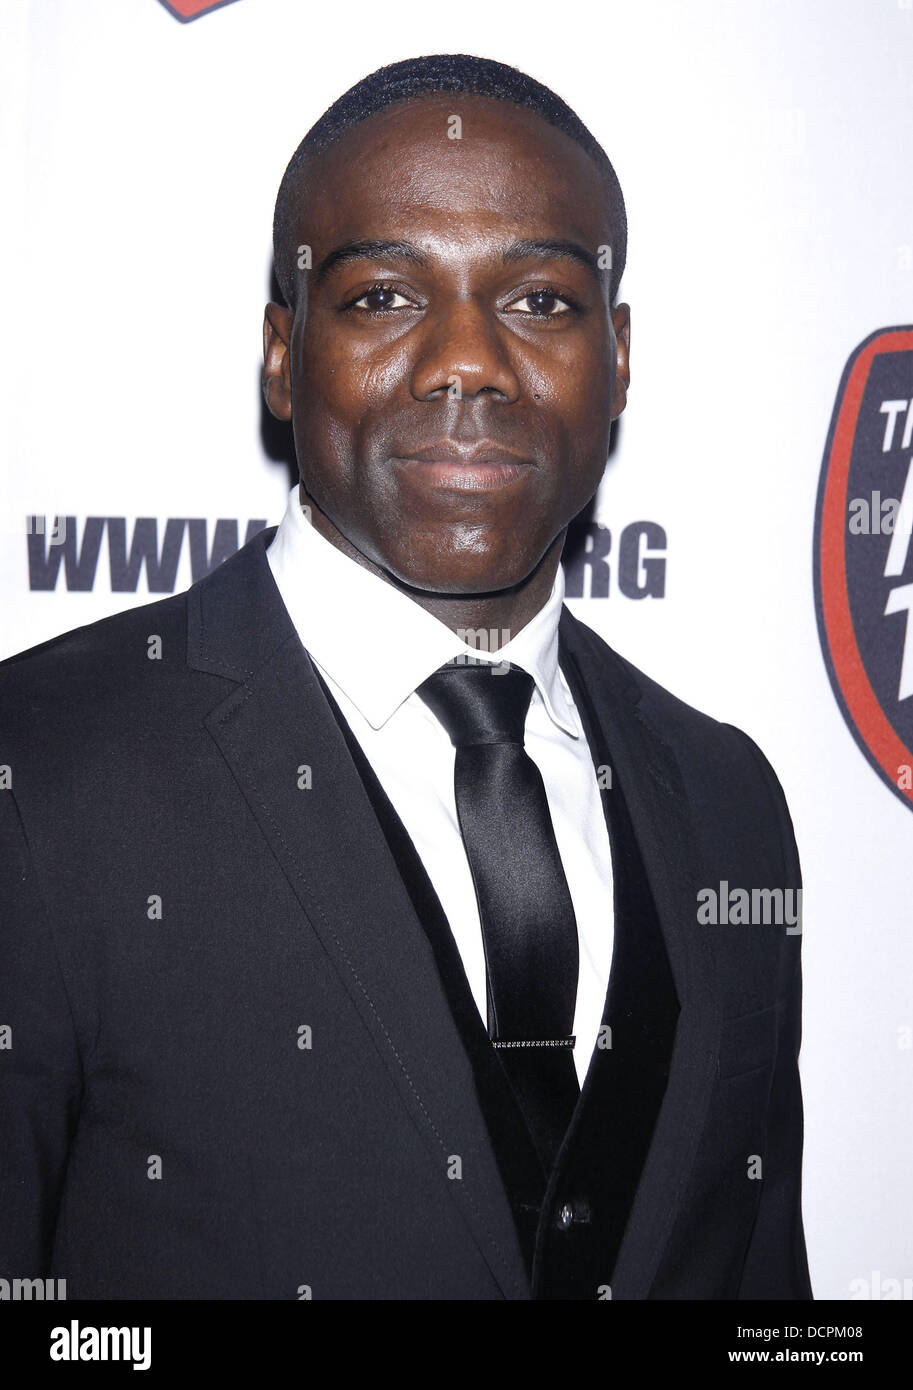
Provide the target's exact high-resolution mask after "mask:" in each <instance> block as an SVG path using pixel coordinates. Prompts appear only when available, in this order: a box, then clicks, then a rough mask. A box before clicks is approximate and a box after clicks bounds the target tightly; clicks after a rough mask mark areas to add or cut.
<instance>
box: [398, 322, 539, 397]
mask: <svg viewBox="0 0 913 1390" xmlns="http://www.w3.org/2000/svg"><path fill="white" fill-rule="evenodd" d="M422 330H423V331H421V333H420V335H419V336H418V338H417V342H418V344H419V348H418V354H417V356H416V360H415V363H414V366H413V369H412V394H413V396H414V397H415V399H416V400H420V401H424V400H430V399H433V398H434V397H435V396H439V395H448V394H449V395H452V396H456V397H458V398H459V397H463V398H465V397H467V396H477V395H481V393H482V392H483V391H490V392H493V393H494V394H496V395H497V396H499V397H501V398H502V399H504V400H505V401H507V402H510V401H515V400H516V399H517V397H518V396H519V394H520V382H519V380H518V378H517V375H516V372H515V370H514V368H513V365H512V364H511V361H510V358H509V355H508V353H507V350H506V348H505V344H504V342H503V339H502V333H501V330H500V329H499V326H498V324H497V321H496V320H495V319H494V317H493V316H492V315H491V313H490V312H489V311H488V310H486V308H485V306H484V305H482V304H480V303H479V302H478V300H476V299H474V298H472V297H467V298H464V299H459V300H456V299H454V300H451V301H449V302H448V303H447V304H446V305H442V306H441V307H440V308H439V309H437V310H436V311H433V312H432V313H429V315H428V317H427V318H426V320H425V323H424V324H423V325H422Z"/></svg>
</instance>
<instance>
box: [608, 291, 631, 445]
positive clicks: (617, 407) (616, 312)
mask: <svg viewBox="0 0 913 1390" xmlns="http://www.w3.org/2000/svg"><path fill="white" fill-rule="evenodd" d="M612 326H613V328H614V329H615V338H616V340H617V343H618V357H617V363H616V367H615V396H614V398H613V400H612V419H613V420H617V419H618V417H619V415H620V414H621V412H622V411H623V410H624V408H625V406H626V405H627V403H628V387H629V386H630V385H631V310H630V308H629V306H628V305H627V304H616V306H615V308H614V309H613V310H612Z"/></svg>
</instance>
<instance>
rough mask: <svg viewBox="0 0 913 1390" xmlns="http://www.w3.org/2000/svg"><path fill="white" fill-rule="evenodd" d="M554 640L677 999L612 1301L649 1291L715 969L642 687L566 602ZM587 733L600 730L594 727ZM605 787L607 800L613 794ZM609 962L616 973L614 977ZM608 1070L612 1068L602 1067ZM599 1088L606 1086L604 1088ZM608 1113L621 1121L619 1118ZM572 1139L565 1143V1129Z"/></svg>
mask: <svg viewBox="0 0 913 1390" xmlns="http://www.w3.org/2000/svg"><path fill="white" fill-rule="evenodd" d="M560 638H561V643H562V652H563V662H562V664H563V666H564V665H565V664H567V665H568V667H569V668H570V669H571V670H572V671H573V670H575V671H576V672H577V673H578V674H579V682H580V685H581V686H582V688H583V691H584V692H585V695H586V698H587V700H588V701H589V703H590V705H591V708H592V712H593V715H594V716H595V720H596V723H597V726H601V728H602V729H603V730H604V731H605V736H606V739H607V742H608V746H609V747H610V748H611V757H612V766H613V774H614V775H615V776H617V779H618V782H619V783H620V785H621V787H622V788H624V792H625V800H626V804H627V810H628V814H629V817H630V822H631V827H632V829H633V833H634V836H635V837H636V841H637V847H638V848H639V850H640V855H641V858H642V862H643V867H644V871H645V873H646V875H647V879H648V880H649V886H650V890H651V892H652V897H653V902H654V903H655V905H656V911H657V914H658V918H659V925H660V928H661V931H662V940H663V942H664V944H665V950H666V953H667V956H668V963H669V968H670V969H671V972H672V980H673V981H674V988H675V994H676V995H677V997H678V1000H679V1003H680V1013H679V1016H678V1022H677V1026H676V1027H675V1034H674V1044H673V1045H672V1047H671V1056H669V1057H668V1058H667V1062H668V1081H667V1083H666V1084H665V1087H664V1093H663V1094H662V1100H661V1103H659V1106H658V1115H657V1117H656V1124H655V1128H654V1129H653V1134H652V1139H651V1140H650V1143H649V1147H648V1149H647V1153H646V1159H645V1161H644V1164H643V1168H642V1171H641V1173H640V1177H639V1180H638V1181H637V1184H636V1189H635V1191H634V1193H633V1198H632V1200H631V1205H630V1213H629V1216H628V1220H627V1224H626V1226H625V1230H624V1235H623V1238H622V1240H621V1246H620V1249H619V1250H618V1255H617V1259H616V1261H615V1267H614V1273H613V1275H612V1296H613V1297H614V1298H623V1299H643V1298H646V1297H647V1296H648V1294H649V1290H650V1286H651V1284H652V1282H653V1278H654V1276H655V1273H656V1269H657V1266H658V1264H659V1261H660V1259H661V1256H662V1253H663V1249H664V1246H665V1243H666V1241H667V1240H668V1237H669V1235H670V1233H671V1230H672V1227H673V1224H674V1221H675V1216H676V1213H677V1211H678V1206H679V1202H680V1199H681V1195H682V1192H683V1189H684V1187H685V1183H686V1179H687V1177H688V1172H689V1169H690V1166H691V1162H692V1160H693V1157H694V1152H695V1148H696V1145H697V1142H698V1139H699V1137H700V1132H701V1128H702V1122H703V1116H704V1114H705V1111H706V1108H707V1105H708V1102H709V1099H710V1093H711V1090H712V1086H713V1081H714V1073H715V1055H716V1048H717V1044H718V1037H719V1026H720V1025H719V1017H718V1008H717V1005H716V1002H715V997H714V990H713V973H712V965H711V960H710V957H709V953H708V951H707V949H706V946H705V944H704V938H703V937H702V936H701V935H700V934H699V933H697V932H695V931H694V930H690V929H689V928H692V927H693V925H694V922H695V916H694V914H695V913H696V904H697V891H698V887H699V884H698V883H697V881H696V877H695V873H696V865H697V864H698V862H699V851H698V844H697V840H696V837H695V835H694V832H693V829H692V827H691V825H690V820H689V811H688V798H687V795H686V791H685V787H684V785H683V782H682V777H681V773H680V770H679V767H678V763H677V761H676V759H675V756H674V754H673V753H672V751H671V749H670V748H669V747H668V745H667V744H666V743H665V742H664V741H663V739H662V737H661V735H660V734H659V732H658V730H656V729H654V728H653V727H652V726H651V724H650V723H649V721H648V720H647V719H646V718H645V717H644V715H643V714H642V712H641V710H640V708H639V701H640V691H639V689H638V687H637V685H636V683H635V682H634V681H633V680H632V679H631V677H630V676H629V675H628V672H627V670H626V668H625V667H624V665H623V663H622V662H621V661H620V660H619V658H618V657H617V656H616V655H615V654H614V652H612V651H611V649H610V648H608V647H607V646H606V645H605V643H603V642H602V641H601V639H600V638H599V637H598V636H597V635H596V634H595V633H593V632H592V631H591V630H590V629H589V628H587V627H585V626H584V625H583V624H582V623H579V622H578V621H577V620H576V619H575V618H573V616H572V615H571V614H570V612H569V610H567V609H565V610H564V613H563V614H562V620H561V628H560ZM595 736H596V737H597V738H598V736H599V735H598V729H597V733H596V735H595ZM606 795H607V796H608V797H611V792H607V793H606ZM637 926H638V924H637V923H636V922H631V921H626V922H623V923H622V922H619V923H617V924H616V928H617V929H618V928H620V929H621V930H623V931H625V932H628V933H631V932H636V930H637ZM633 945H634V943H633V941H632V940H631V939H630V937H629V938H627V939H626V940H625V941H624V942H618V941H616V956H615V957H613V963H612V979H611V980H610V986H609V993H608V997H607V1004H606V1012H605V1015H604V1018H605V1020H606V1021H609V1019H610V1015H611V1014H612V1013H615V1014H617V1013H618V1012H619V1011H623V1010H624V1009H625V1007H626V1006H627V1004H628V1003H629V1002H630V1001H629V1000H627V999H626V998H625V997H624V995H625V991H626V989H627V988H628V987H629V983H630V986H631V987H634V988H636V974H635V973H634V972H632V971H629V969H628V967H627V966H626V965H625V963H624V952H623V951H622V952H621V954H620V955H619V954H618V953H619V950H620V948H622V947H623V948H624V950H630V949H631V947H632V946H633ZM616 964H618V966H619V968H620V970H623V971H624V974H623V975H621V974H620V975H619V978H618V979H617V980H616ZM654 978H656V979H657V980H661V979H662V975H661V973H657V972H656V971H654ZM667 1016H668V1015H667ZM655 1060H662V1059H655ZM599 1063H600V1057H599V1054H598V1053H597V1054H595V1056H594V1063H593V1067H592V1068H591V1070H592V1071H593V1072H594V1075H593V1078H592V1080H593V1085H592V1087H590V1086H587V1087H586V1088H585V1092H584V1094H583V1095H582V1097H581V1106H580V1111H581V1112H583V1113H582V1115H581V1116H580V1117H579V1119H578V1124H580V1123H581V1122H583V1121H585V1119H586V1113H585V1112H586V1108H587V1106H589V1105H595V1106H598V1105H599V1104H600V1094H599V1091H600V1086H599V1076H600V1072H599ZM622 1065H623V1066H624V1065H625V1063H624V1062H622ZM606 1075H610V1073H609V1072H608V1070H606ZM629 1079H631V1078H630V1076H629ZM587 1080H588V1082H589V1081H590V1077H589V1076H588V1078H587ZM616 1093H617V1094H619V1096H620V1097H623V1096H624V1095H625V1094H629V1093H630V1088H628V1087H627V1086H622V1088H621V1091H620V1092H616ZM607 1094H608V1095H609V1096H611V1095H612V1094H613V1089H612V1088H611V1087H610V1088H609V1089H608V1091H607ZM613 1118H614V1119H615V1120H616V1121H619V1120H620V1121H621V1122H623V1121H624V1117H623V1116H621V1117H618V1116H615V1117H613ZM576 1127H577V1126H575V1128H576ZM585 1127H586V1126H585V1124H583V1129H584V1130H585ZM571 1139H572V1142H573V1135H572V1136H571Z"/></svg>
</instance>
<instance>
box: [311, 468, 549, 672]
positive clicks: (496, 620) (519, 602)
mask: <svg viewBox="0 0 913 1390" xmlns="http://www.w3.org/2000/svg"><path fill="white" fill-rule="evenodd" d="M298 497H299V500H300V502H301V505H302V506H306V507H307V508H308V509H309V511H310V517H311V525H312V526H313V527H314V529H315V530H316V531H318V532H319V533H320V535H321V536H323V538H324V539H325V540H328V541H329V542H330V543H331V544H332V545H335V546H336V549H337V550H341V551H342V553H343V554H344V555H348V557H349V559H350V560H354V561H355V563H356V564H358V565H361V567H362V569H366V570H368V571H370V573H371V574H376V575H377V576H378V578H380V579H383V580H384V581H385V582H386V583H387V584H392V585H393V587H394V588H395V589H399V590H400V592H401V593H404V594H407V595H408V597H409V598H411V599H412V600H413V602H414V603H417V604H419V605H420V607H422V608H424V609H425V611H426V612H428V613H430V614H431V615H432V617H434V618H437V619H438V621H439V622H442V623H444V625H445V626H446V627H449V628H450V630H451V631H452V632H456V633H462V632H465V631H466V630H467V629H473V630H475V631H479V630H480V629H481V630H482V631H484V632H485V633H489V634H492V637H491V644H490V646H489V647H488V650H490V651H495V650H496V649H497V647H500V646H504V645H505V643H506V642H507V641H508V640H509V639H510V638H511V637H516V635H517V633H518V632H520V631H522V629H523V628H524V627H526V625H527V623H528V622H530V621H531V620H532V619H533V618H534V617H535V616H536V614H537V613H538V612H539V610H540V609H541V608H543V607H544V606H545V604H546V603H547V602H548V598H549V595H550V594H551V592H552V587H553V585H554V582H555V575H556V574H557V572H558V565H559V563H560V560H561V551H562V549H563V547H564V538H565V535H566V529H567V528H565V529H564V530H562V531H561V532H559V534H558V535H557V536H556V537H555V539H554V540H553V541H552V543H551V545H550V546H549V548H548V550H547V551H546V552H545V554H544V555H543V557H542V559H541V560H540V561H539V563H538V564H537V565H536V567H535V569H534V570H533V571H532V572H531V573H530V574H529V575H527V577H526V579H524V580H523V581H522V583H520V584H515V585H513V586H512V587H511V588H509V589H499V590H497V591H496V592H494V593H485V594H439V593H431V592H430V591H429V590H427V589H416V588H414V587H413V586H412V585H410V584H406V583H404V582H403V581H402V580H400V579H397V578H396V576H395V575H392V574H390V573H389V571H388V570H385V569H383V568H382V567H381V566H380V565H376V564H375V563H374V561H373V560H369V559H368V557H367V556H366V555H363V554H362V553H361V551H360V550H358V549H357V548H356V547H355V546H354V545H353V544H352V543H351V541H349V540H348V539H347V538H346V537H345V536H344V535H343V534H342V532H341V531H339V530H338V529H337V527H336V526H335V525H334V524H333V522H332V521H331V520H330V518H329V517H328V516H327V515H326V513H325V512H323V511H321V509H320V508H319V507H318V506H317V504H316V502H315V501H314V499H313V497H311V496H310V494H309V493H308V492H307V491H306V490H305V487H304V484H303V483H300V484H299V488H298ZM494 634H498V638H497V641H496V640H495V638H494ZM501 634H507V635H505V636H504V638H503V641H502V640H501Z"/></svg>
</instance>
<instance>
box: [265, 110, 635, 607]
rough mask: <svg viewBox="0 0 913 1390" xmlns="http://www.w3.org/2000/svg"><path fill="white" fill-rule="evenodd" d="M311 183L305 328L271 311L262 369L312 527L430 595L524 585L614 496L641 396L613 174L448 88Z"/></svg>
mask: <svg viewBox="0 0 913 1390" xmlns="http://www.w3.org/2000/svg"><path fill="white" fill-rule="evenodd" d="M453 114H456V115H458V116H459V117H460V121H461V125H462V129H461V131H460V135H461V138H459V139H452V138H448V130H455V129H456V127H455V126H454V123H453V121H452V120H449V119H448V118H449V117H451V116H452V115H453ZM305 190H306V191H305V195H304V197H303V199H302V201H301V206H300V224H299V225H300V236H299V242H300V243H301V244H306V245H308V246H309V247H310V248H311V255H312V267H313V268H312V269H311V270H309V271H307V272H306V273H305V274H303V275H301V277H300V280H299V283H300V298H299V304H298V308H297V312H296V314H295V316H294V323H293V324H291V323H290V316H289V315H288V314H287V313H286V314H283V312H282V311H281V310H278V311H277V310H276V306H271V310H270V311H269V312H268V319H267V325H266V333H267V344H268V346H267V374H266V375H267V398H268V400H269V403H270V407H271V408H272V409H273V411H274V413H275V414H277V415H279V416H280V417H282V418H288V416H289V414H290V415H291V418H292V421H293V428H294V435H295V444H296V450H297V454H298V461H299V466H300V470H301V477H302V481H303V483H304V487H305V489H306V491H307V493H308V494H309V497H310V500H311V502H312V504H313V505H314V508H315V524H316V525H317V526H318V529H320V530H322V531H323V532H324V534H329V535H330V536H331V538H334V539H336V537H334V536H333V531H334V530H335V532H337V533H338V535H339V536H341V537H343V538H344V540H345V541H346V542H348V545H349V546H351V547H352V548H354V550H355V551H357V552H358V554H359V555H360V556H362V557H365V558H366V559H367V560H368V561H371V562H373V564H374V565H377V566H378V567H380V568H381V569H383V570H385V571H386V572H388V573H389V574H390V575H392V576H394V577H395V578H396V579H398V580H400V581H401V582H403V583H405V584H408V585H410V586H412V587H414V588H418V589H423V590H428V591H431V592H433V593H439V594H457V593H465V594H481V593H493V592H496V591H499V590H503V589H506V588H509V587H511V586H514V585H517V584H520V583H522V582H523V581H524V580H525V579H526V578H527V577H528V576H529V575H530V574H531V572H532V571H533V570H534V569H535V567H536V566H537V565H538V564H539V562H540V561H541V560H542V558H543V556H544V555H545V554H546V552H547V551H548V550H549V548H550V547H551V546H552V544H553V542H555V541H556V538H560V537H561V536H562V535H563V532H564V529H565V528H566V526H567V524H568V522H569V521H570V520H571V518H572V517H573V516H574V515H575V514H576V513H577V512H578V511H579V510H580V509H581V508H582V507H583V506H584V505H585V504H586V503H587V501H588V500H589V499H590V497H591V496H592V495H593V493H594V491H595V490H596V487H597V485H598V483H599V479H600V477H601V475H602V471H603V468H604V466H605V461H606V456H607V451H608V444H609V430H610V425H611V421H612V420H613V419H614V418H615V416H616V415H617V414H619V413H620V411H621V410H622V409H623V408H624V403H625V389H626V386H627V339H628V318H627V309H626V306H619V308H617V309H616V310H615V311H614V313H613V312H612V311H611V310H610V309H609V307H608V282H609V270H608V269H599V268H598V261H599V258H600V256H601V257H602V259H603V262H604V263H605V264H608V260H607V258H606V255H605V248H606V247H608V246H609V245H610V244H611V228H610V226H609V222H608V212H607V208H606V197H605V193H604V190H603V184H602V181H601V179H600V177H599V174H598V171H597V169H596V166H595V165H594V164H593V162H592V161H591V160H590V158H589V156H588V155H587V154H586V153H585V152H584V151H583V150H582V149H580V147H579V146H578V145H577V144H576V143H575V142H574V141H572V140H571V139H570V138H569V137H568V136H566V135H564V134H563V133H562V132H561V131H558V130H555V129H554V128H553V127H552V126H550V125H548V124H547V122H545V121H544V120H542V119H541V117H539V116H537V115H536V114H534V113H532V112H529V111H525V110H522V109H519V108H517V107H514V106H513V105H512V104H510V103H505V102H501V101H495V100H492V99H490V98H479V97H471V98H470V97H466V96H454V95H444V96H439V95H435V96H431V97H423V98H421V99H419V100H417V101H414V102H411V103H409V104H404V105H399V106H396V107H392V108H388V109H387V110H385V111H382V112H379V113H378V114H377V115H375V116H372V117H370V118H369V119H368V120H366V121H364V122H362V123H361V124H360V125H358V126H356V127H355V128H354V129H353V130H351V131H349V132H347V133H346V135H344V136H343V137H342V138H341V139H339V140H337V141H336V142H335V143H334V144H333V145H332V146H330V147H329V148H328V149H327V150H325V151H324V152H323V153H322V154H321V155H319V156H317V157H316V158H315V159H313V160H312V161H310V163H309V164H308V166H307V168H306V171H305ZM556 242H561V243H571V244H572V245H573V246H576V247H578V248H579V249H580V251H581V252H582V253H583V257H584V258H578V257H577V256H575V255H574V254H573V253H572V250H571V249H570V248H569V247H568V246H564V247H562V246H555V245H552V246H545V245H543V243H556ZM358 243H361V245H357V244H358ZM380 243H389V244H390V245H387V246H383V245H381V244H380ZM393 243H395V244H396V245H393ZM522 243H528V244H527V245H526V246H524V245H523V244H522ZM340 251H342V253H343V254H339V253H340ZM587 259H588V260H589V262H590V263H587ZM277 325H278V329H279V332H278V333H277V332H276V328H277ZM289 328H290V329H291V331H290V333H289ZM616 335H617V336H616ZM283 338H284V339H285V340H286V342H287V343H288V349H287V351H285V348H284V345H283V343H282V339H283ZM270 344H271V346H270ZM327 523H329V525H328V524H327ZM337 543H338V539H337ZM344 548H345V547H344Z"/></svg>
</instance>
